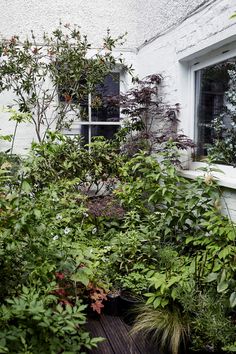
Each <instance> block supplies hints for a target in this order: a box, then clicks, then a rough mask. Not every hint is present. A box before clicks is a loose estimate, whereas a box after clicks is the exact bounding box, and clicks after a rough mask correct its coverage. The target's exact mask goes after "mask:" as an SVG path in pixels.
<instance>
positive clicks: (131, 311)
mask: <svg viewBox="0 0 236 354" xmlns="http://www.w3.org/2000/svg"><path fill="white" fill-rule="evenodd" d="M119 302H120V306H119V307H120V315H121V316H122V317H123V320H124V321H125V323H126V324H128V325H130V326H132V325H133V323H134V321H135V318H136V316H137V307H138V306H139V305H140V304H141V303H142V300H141V299H140V297H138V296H135V295H134V294H132V293H131V292H129V291H125V290H122V291H121V294H120V300H119Z"/></svg>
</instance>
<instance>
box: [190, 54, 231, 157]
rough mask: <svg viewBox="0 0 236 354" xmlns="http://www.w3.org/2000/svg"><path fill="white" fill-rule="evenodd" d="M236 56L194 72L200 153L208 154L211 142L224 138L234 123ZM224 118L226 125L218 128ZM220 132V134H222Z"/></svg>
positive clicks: (196, 129) (198, 151) (196, 138)
mask: <svg viewBox="0 0 236 354" xmlns="http://www.w3.org/2000/svg"><path fill="white" fill-rule="evenodd" d="M235 63H236V58H231V59H229V60H226V61H224V62H221V63H218V64H215V65H212V66H208V67H206V68H203V69H201V70H198V71H196V73H195V142H196V143H197V156H198V158H199V157H201V156H206V155H207V150H208V147H209V146H210V145H213V144H215V142H216V138H217V139H222V140H223V139H225V137H226V135H227V134H228V132H229V131H228V130H229V128H230V125H231V119H232V117H231V115H230V112H229V106H230V104H231V103H230V102H229V100H228V90H229V89H230V86H231V84H232V80H231V78H230V72H229V71H230V70H233V69H234V70H235ZM219 119H221V120H222V124H223V125H224V127H225V128H224V129H221V131H220V132H219V130H218V131H217V130H216V129H215V124H216V121H217V120H219ZM219 134H220V136H219Z"/></svg>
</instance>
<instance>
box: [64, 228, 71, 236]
mask: <svg viewBox="0 0 236 354" xmlns="http://www.w3.org/2000/svg"><path fill="white" fill-rule="evenodd" d="M69 232H70V229H69V227H66V228H65V230H64V234H66V235H67V234H68V233H69Z"/></svg>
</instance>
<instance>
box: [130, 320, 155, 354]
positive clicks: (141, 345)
mask: <svg viewBox="0 0 236 354" xmlns="http://www.w3.org/2000/svg"><path fill="white" fill-rule="evenodd" d="M124 326H125V328H126V330H127V331H128V333H129V335H130V336H131V338H132V339H133V341H134V343H135V345H136V347H137V348H138V349H139V351H140V353H142V354H145V353H146V354H149V353H148V352H147V348H146V344H145V340H144V337H143V336H142V335H133V334H131V333H130V331H131V329H132V326H129V325H127V324H126V323H125V322H124Z"/></svg>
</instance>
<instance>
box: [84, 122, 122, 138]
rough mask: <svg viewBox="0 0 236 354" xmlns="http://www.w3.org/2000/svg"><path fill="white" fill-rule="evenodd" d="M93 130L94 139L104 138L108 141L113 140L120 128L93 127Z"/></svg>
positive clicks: (110, 126)
mask: <svg viewBox="0 0 236 354" xmlns="http://www.w3.org/2000/svg"><path fill="white" fill-rule="evenodd" d="M91 128H92V131H91V136H92V137H94V136H104V137H105V138H106V139H113V138H114V135H115V134H116V133H117V132H118V130H119V128H120V127H119V126H117V125H115V126H114V125H93V126H92V127H91Z"/></svg>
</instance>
